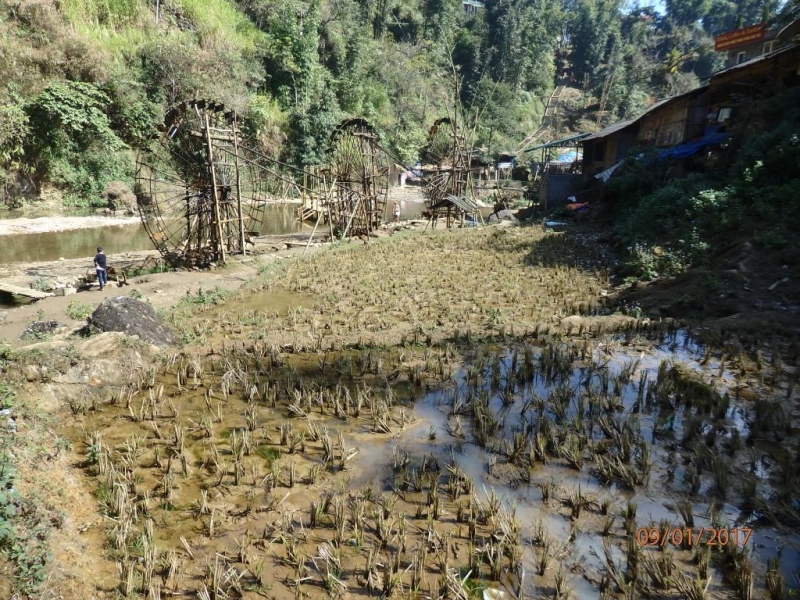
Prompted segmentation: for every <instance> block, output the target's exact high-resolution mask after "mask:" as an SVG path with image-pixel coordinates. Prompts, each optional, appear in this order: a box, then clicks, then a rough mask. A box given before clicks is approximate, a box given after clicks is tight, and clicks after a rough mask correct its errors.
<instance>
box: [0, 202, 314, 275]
mask: <svg viewBox="0 0 800 600" xmlns="http://www.w3.org/2000/svg"><path fill="white" fill-rule="evenodd" d="M295 209H296V206H295V205H292V204H287V205H270V206H267V208H266V211H265V216H264V222H263V223H262V224H261V227H260V232H261V235H276V234H284V233H294V232H296V231H302V230H303V229H304V228H308V226H307V225H301V224H299V223H297V222H296V220H295V219H296V217H295ZM0 242H2V244H3V253H2V259H0V261H1V262H3V263H18V262H41V261H50V260H58V259H59V258H61V257H64V258H84V257H88V256H94V253H95V249H96V248H97V246H102V247H103V248H104V249H105V250H106V253H109V254H116V253H119V252H134V251H137V250H151V249H153V244H152V242H151V241H150V237H149V236H148V235H147V232H146V231H145V229H144V227H143V226H142V225H141V224H140V223H136V224H133V225H112V226H107V227H95V228H91V229H70V230H67V231H57V232H47V233H25V234H13V235H8V236H0Z"/></svg>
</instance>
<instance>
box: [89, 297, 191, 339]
mask: <svg viewBox="0 0 800 600" xmlns="http://www.w3.org/2000/svg"><path fill="white" fill-rule="evenodd" d="M89 326H90V327H91V328H93V329H96V330H99V331H120V332H122V333H124V334H126V335H136V336H139V338H140V339H142V340H143V341H145V342H148V343H150V344H153V345H155V346H169V345H173V344H177V343H178V338H177V337H176V336H175V334H174V333H173V332H172V330H170V329H169V328H168V327H167V326H166V325H165V324H164V322H163V321H162V320H161V318H160V317H159V316H158V315H157V314H156V311H155V310H153V307H152V306H150V305H149V304H147V303H146V302H142V301H141V300H136V299H135V298H130V297H128V296H116V297H111V298H106V299H105V300H103V302H102V303H101V304H100V306H98V307H97V308H96V309H95V311H94V312H93V313H92V315H91V316H90V317H89Z"/></svg>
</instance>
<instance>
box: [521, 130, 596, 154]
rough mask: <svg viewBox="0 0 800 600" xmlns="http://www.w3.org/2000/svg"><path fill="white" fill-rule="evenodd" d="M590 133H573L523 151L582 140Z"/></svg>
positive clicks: (553, 146)
mask: <svg viewBox="0 0 800 600" xmlns="http://www.w3.org/2000/svg"><path fill="white" fill-rule="evenodd" d="M588 135H590V134H588V133H579V134H578V135H573V136H570V137H566V138H563V139H560V140H554V141H552V142H547V143H546V144H541V145H539V146H534V147H533V148H528V149H527V150H523V152H533V151H534V150H541V149H542V148H558V147H559V146H565V145H568V144H570V142H577V141H578V140H582V139H583V138H585V137H586V136H588Z"/></svg>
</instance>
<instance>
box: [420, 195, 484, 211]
mask: <svg viewBox="0 0 800 600" xmlns="http://www.w3.org/2000/svg"><path fill="white" fill-rule="evenodd" d="M448 204H452V205H454V206H457V207H458V208H460V209H461V210H463V211H464V212H468V213H470V212H475V211H477V210H478V208H480V207H479V206H478V204H477V203H476V202H475V201H474V200H472V199H470V198H467V197H466V196H447V198H445V199H444V200H442V201H441V202H439V203H438V204H435V205H434V206H431V209H433V210H435V209H437V208H442V207H444V206H447V205H448Z"/></svg>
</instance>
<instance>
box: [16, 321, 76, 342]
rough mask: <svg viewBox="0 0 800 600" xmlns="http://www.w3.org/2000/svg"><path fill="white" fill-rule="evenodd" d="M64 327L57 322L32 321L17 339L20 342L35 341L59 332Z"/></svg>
mask: <svg viewBox="0 0 800 600" xmlns="http://www.w3.org/2000/svg"><path fill="white" fill-rule="evenodd" d="M64 328H65V327H64V325H63V324H62V323H59V322H58V321H34V322H33V323H30V324H29V325H28V326H27V327H26V328H25V330H24V331H23V332H22V335H21V336H20V337H19V339H21V340H36V339H42V338H46V337H48V336H51V335H53V334H55V333H58V332H59V331H60V330H62V329H64Z"/></svg>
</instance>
